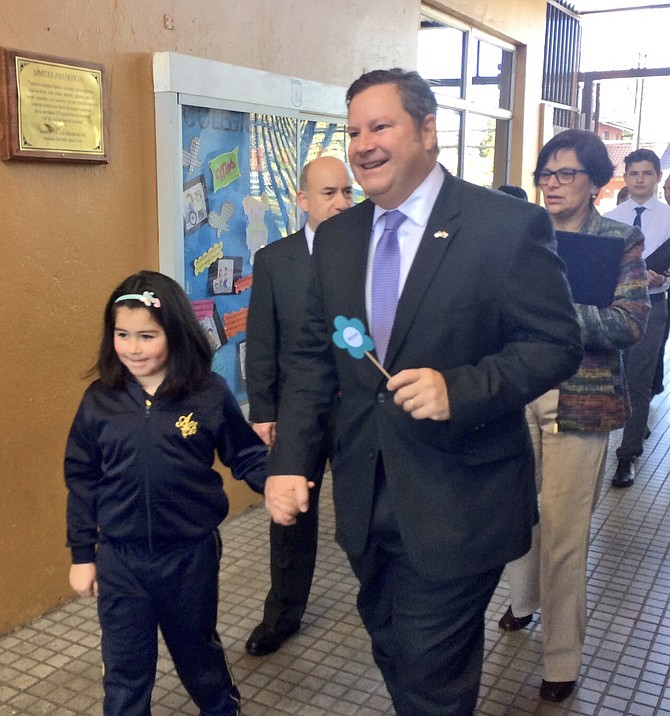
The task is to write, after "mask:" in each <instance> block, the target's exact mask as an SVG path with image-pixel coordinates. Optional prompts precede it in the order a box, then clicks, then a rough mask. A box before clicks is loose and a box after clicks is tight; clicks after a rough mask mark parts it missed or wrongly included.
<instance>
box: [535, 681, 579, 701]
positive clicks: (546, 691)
mask: <svg viewBox="0 0 670 716" xmlns="http://www.w3.org/2000/svg"><path fill="white" fill-rule="evenodd" d="M576 683H577V682H576V681H545V680H544V679H542V686H540V696H541V697H542V698H543V699H544V700H545V701H555V702H557V703H558V702H559V701H565V699H567V698H568V696H570V694H571V693H572V692H573V691H574V690H575V684H576Z"/></svg>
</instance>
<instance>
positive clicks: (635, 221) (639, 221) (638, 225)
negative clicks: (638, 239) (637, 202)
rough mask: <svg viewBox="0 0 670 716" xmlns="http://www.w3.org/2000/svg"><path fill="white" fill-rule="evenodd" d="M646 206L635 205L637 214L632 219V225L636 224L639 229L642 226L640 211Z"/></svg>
mask: <svg viewBox="0 0 670 716" xmlns="http://www.w3.org/2000/svg"><path fill="white" fill-rule="evenodd" d="M646 208H647V207H646V206H636V207H635V213H636V214H637V216H636V217H635V220H634V221H633V226H637V227H639V228H640V229H641V228H642V212H643V211H644V210H645V209H646Z"/></svg>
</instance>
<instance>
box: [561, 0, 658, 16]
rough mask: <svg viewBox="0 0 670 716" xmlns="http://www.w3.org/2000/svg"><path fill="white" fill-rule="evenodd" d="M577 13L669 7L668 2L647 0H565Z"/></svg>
mask: <svg viewBox="0 0 670 716" xmlns="http://www.w3.org/2000/svg"><path fill="white" fill-rule="evenodd" d="M567 1H568V3H569V4H570V5H572V6H573V7H574V9H575V10H576V11H577V12H579V13H588V14H590V13H608V14H609V13H611V12H615V11H621V10H623V9H625V10H641V9H643V8H649V9H662V8H670V2H658V3H651V2H648V1H647V0H567Z"/></svg>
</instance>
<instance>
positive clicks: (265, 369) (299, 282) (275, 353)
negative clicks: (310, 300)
mask: <svg viewBox="0 0 670 716" xmlns="http://www.w3.org/2000/svg"><path fill="white" fill-rule="evenodd" d="M298 203H299V205H300V208H301V210H302V211H303V212H304V213H306V214H307V223H306V224H305V226H304V227H303V228H302V229H300V231H297V232H296V233H295V234H291V235H290V236H287V237H286V238H284V239H282V240H281V241H277V242H275V243H272V244H270V245H269V246H266V247H265V248H263V249H261V250H260V251H259V252H258V253H257V254H256V259H255V262H254V283H253V289H252V292H251V300H250V302H249V314H248V317H247V359H246V368H247V388H248V394H249V419H250V420H251V421H252V424H253V428H254V430H255V431H256V433H257V434H258V435H259V437H260V438H261V439H262V440H263V442H264V443H265V444H266V445H268V446H269V447H272V446H273V444H274V440H275V424H276V420H277V408H278V403H279V396H280V394H281V391H282V386H283V384H284V381H285V379H286V373H287V363H288V360H289V356H290V353H291V350H292V348H293V344H294V343H295V338H296V335H297V333H298V329H299V327H300V324H301V322H302V318H303V313H304V307H305V296H306V294H307V287H308V285H309V277H310V254H311V253H312V246H313V242H314V231H315V230H316V227H317V226H318V225H319V224H320V223H321V222H322V221H324V219H328V218H330V217H331V216H335V215H336V214H338V213H340V212H341V211H345V210H346V209H348V208H349V207H350V206H351V205H352V203H353V201H352V186H351V174H350V172H349V169H347V167H346V165H345V164H344V162H342V161H341V160H340V159H337V158H335V157H319V158H318V159H314V160H313V161H311V162H310V163H309V164H306V165H305V166H304V168H303V170H302V172H301V174H300V188H299V190H298ZM326 457H327V449H326V441H325V440H324V443H323V444H322V446H321V448H320V450H319V454H318V459H317V460H316V462H315V471H314V474H313V475H312V479H313V480H314V481H315V483H316V485H317V487H315V488H314V490H313V492H312V499H311V502H310V508H309V510H308V511H307V512H306V513H305V514H304V515H300V518H299V520H298V521H297V523H296V524H295V525H292V526H289V527H284V526H282V525H279V524H277V523H276V522H272V523H271V524H270V578H271V585H270V591H269V592H268V595H267V598H266V600H265V609H264V612H263V621H262V622H261V623H260V624H259V625H258V626H257V627H256V628H255V629H254V630H253V632H252V633H251V636H250V637H249V639H248V640H247V643H246V646H245V648H246V651H247V653H248V654H251V655H252V656H264V655H265V654H271V653H272V652H274V651H277V649H279V647H280V646H281V645H282V644H283V642H284V641H286V639H288V638H289V637H290V636H291V635H292V634H294V633H295V632H297V631H298V629H299V628H300V620H301V619H302V615H303V613H304V611H305V607H306V606H307V599H308V597H309V590H310V588H311V586H312V577H313V575H314V564H315V560H316V549H317V537H318V511H319V510H318V494H319V487H320V485H321V478H322V477H323V471H324V468H325V465H326Z"/></svg>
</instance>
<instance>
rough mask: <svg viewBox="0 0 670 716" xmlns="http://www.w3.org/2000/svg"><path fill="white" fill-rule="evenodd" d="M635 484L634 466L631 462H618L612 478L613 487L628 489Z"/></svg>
mask: <svg viewBox="0 0 670 716" xmlns="http://www.w3.org/2000/svg"><path fill="white" fill-rule="evenodd" d="M634 482H635V465H634V464H633V461H632V460H619V464H618V465H617V468H616V472H615V473H614V477H613V478H612V486H613V487H630V486H631V485H632V484H633V483H634Z"/></svg>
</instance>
